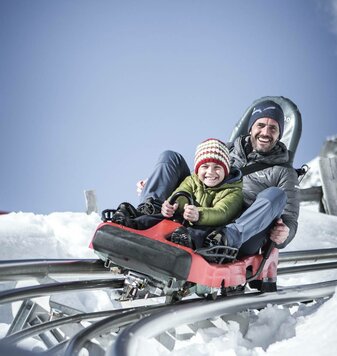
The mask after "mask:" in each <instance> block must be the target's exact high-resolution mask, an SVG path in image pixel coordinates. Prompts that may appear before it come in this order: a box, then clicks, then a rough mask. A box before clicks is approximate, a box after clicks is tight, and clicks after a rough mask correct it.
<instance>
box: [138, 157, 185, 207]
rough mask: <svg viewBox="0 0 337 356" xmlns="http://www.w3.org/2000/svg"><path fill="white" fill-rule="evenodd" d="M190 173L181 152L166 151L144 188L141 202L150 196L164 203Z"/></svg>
mask: <svg viewBox="0 0 337 356" xmlns="http://www.w3.org/2000/svg"><path fill="white" fill-rule="evenodd" d="M189 174H190V170H189V168H188V165H187V163H186V161H185V159H184V157H183V156H182V155H181V154H179V153H177V152H174V151H164V152H163V153H162V154H161V155H160V156H159V160H158V162H157V163H156V165H155V168H154V171H153V173H152V174H151V175H150V176H149V178H148V180H147V182H146V184H145V187H144V188H143V190H142V193H141V195H140V203H144V202H145V201H146V200H147V199H149V198H152V199H154V200H157V201H159V202H161V203H163V202H164V200H165V199H167V198H168V197H169V196H170V195H171V193H172V192H173V191H174V190H175V189H176V188H177V187H178V185H179V184H180V183H181V182H182V181H183V180H184V179H185V178H186V177H187V176H188V175H189Z"/></svg>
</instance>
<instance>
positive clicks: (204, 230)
mask: <svg viewBox="0 0 337 356" xmlns="http://www.w3.org/2000/svg"><path fill="white" fill-rule="evenodd" d="M179 191H183V192H187V193H189V194H190V195H191V196H192V198H193V200H194V204H188V203H186V202H185V203H184V199H186V198H184V197H179V198H177V203H175V204H174V205H171V204H169V202H168V200H169V199H168V200H165V202H164V203H163V205H162V210H161V212H162V214H163V216H164V217H166V218H171V217H172V216H173V214H174V213H175V212H176V211H178V212H180V213H181V214H182V216H183V217H184V219H185V220H187V221H188V222H189V223H190V226H189V227H187V228H186V227H180V228H178V229H177V230H176V231H175V232H173V234H172V236H171V241H173V242H176V243H179V244H182V245H186V246H189V247H196V248H200V247H202V246H203V242H204V238H205V236H207V234H208V233H209V232H210V231H213V230H214V227H218V226H224V225H226V224H228V223H229V222H231V221H232V220H234V219H235V218H236V217H238V215H239V214H240V213H241V211H242V206H243V193H242V176H241V172H240V171H239V170H238V169H236V168H232V169H230V163H229V151H228V148H227V146H226V145H225V144H224V143H223V142H222V141H220V140H217V139H213V138H211V139H207V140H205V141H203V142H202V143H201V144H199V145H198V147H197V149H196V153H195V158H194V173H192V174H191V175H190V176H188V177H186V178H185V180H184V181H183V182H182V183H181V184H180V185H179V187H178V188H177V189H176V190H175V191H174V192H173V194H172V195H174V194H175V193H176V192H179Z"/></svg>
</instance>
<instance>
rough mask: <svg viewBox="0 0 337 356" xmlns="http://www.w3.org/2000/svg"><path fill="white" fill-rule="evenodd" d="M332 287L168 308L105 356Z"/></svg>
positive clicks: (128, 332) (327, 292)
mask: <svg viewBox="0 0 337 356" xmlns="http://www.w3.org/2000/svg"><path fill="white" fill-rule="evenodd" d="M336 285H337V280H335V281H330V282H324V283H317V284H314V285H302V286H298V287H292V288H285V289H283V290H281V291H278V292H274V293H266V294H258V293H254V294H249V295H244V296H240V297H232V298H231V297H229V298H226V299H224V300H219V301H214V302H207V301H205V300H201V301H198V302H195V303H193V304H191V305H177V306H174V307H171V308H169V307H168V308H166V309H164V310H163V311H161V312H158V313H155V314H151V315H149V316H147V317H145V318H143V319H141V320H139V321H138V322H136V323H133V324H132V325H131V326H129V327H127V328H125V329H124V330H123V331H122V332H121V333H120V335H119V337H118V338H117V340H116V341H115V342H114V344H113V346H112V348H111V352H110V353H109V355H111V356H133V355H135V356H136V355H137V344H138V343H139V341H140V340H141V339H144V338H153V337H156V336H158V335H159V334H162V333H163V332H165V331H167V330H169V329H171V328H174V327H177V326H178V325H182V324H187V323H193V322H196V321H199V320H205V319H209V318H214V317H218V316H220V315H225V314H231V313H237V312H240V311H243V310H246V309H257V308H263V307H265V306H266V305H267V304H269V303H273V304H282V305H286V304H290V303H295V302H303V301H309V300H313V299H317V298H322V297H328V296H331V295H333V293H334V291H335V286H336ZM101 329H102V328H101ZM76 351H77V350H76ZM76 354H77V353H73V355H76ZM69 355H70V354H69Z"/></svg>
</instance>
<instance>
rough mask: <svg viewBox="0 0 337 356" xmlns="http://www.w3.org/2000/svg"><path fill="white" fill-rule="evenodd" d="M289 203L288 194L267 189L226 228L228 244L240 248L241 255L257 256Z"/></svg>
mask: <svg viewBox="0 0 337 356" xmlns="http://www.w3.org/2000/svg"><path fill="white" fill-rule="evenodd" d="M286 202H287V196H286V193H285V192H284V191H283V190H282V189H280V188H276V187H271V188H267V189H265V190H264V191H262V192H261V193H259V194H258V195H257V197H256V200H255V201H254V203H253V204H252V205H251V206H250V207H249V208H248V209H247V210H246V211H245V212H244V213H243V214H242V215H241V216H240V217H239V218H238V219H236V221H235V222H234V223H232V224H229V225H227V226H226V228H225V232H226V238H227V243H228V245H229V246H231V247H237V248H240V254H255V253H256V252H257V251H258V250H259V249H260V248H261V247H262V245H263V243H264V241H265V239H266V237H267V236H268V231H269V228H270V227H271V226H272V224H273V222H274V220H275V219H276V218H279V217H280V216H281V214H282V212H283V209H284V207H285V205H286Z"/></svg>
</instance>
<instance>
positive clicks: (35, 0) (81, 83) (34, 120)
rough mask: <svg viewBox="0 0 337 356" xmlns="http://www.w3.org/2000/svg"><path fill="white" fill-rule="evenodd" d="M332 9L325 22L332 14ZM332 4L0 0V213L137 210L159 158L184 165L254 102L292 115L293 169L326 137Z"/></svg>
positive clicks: (329, 129)
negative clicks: (178, 158)
mask: <svg viewBox="0 0 337 356" xmlns="http://www.w3.org/2000/svg"><path fill="white" fill-rule="evenodd" d="M334 9H335V10H336V11H334ZM335 12H336V13H337V4H336V1H332V0H326V1H319V0H282V1H281V0H279V1H276V0H275V1H270V0H250V1H248V0H247V1H243V0H237V1H229V0H228V1H227V0H218V1H213V0H210V1H201V0H180V1H178V0H171V1H168V0H162V1H155V0H152V1H151V0H147V1H142V0H137V1H136V0H134V1H127V0H126V1H121V0H120V1H114V0H100V1H94V0H72V1H69V0H57V1H52V0H50V1H45V0H31V1H27V0H0V44H1V56H0V149H1V161H0V162H1V163H0V165H1V185H0V210H6V211H25V212H35V213H42V214H48V213H51V212H54V211H84V210H85V201H84V194H83V191H84V190H86V189H94V190H95V191H96V194H97V199H98V206H99V209H104V208H113V207H116V206H117V205H118V204H119V203H120V202H122V201H129V202H131V203H134V204H137V203H138V198H137V195H136V190H135V184H136V182H137V181H138V180H139V179H141V178H145V177H147V176H148V174H149V173H150V172H151V169H152V167H153V166H154V164H155V161H156V159H157V157H158V155H159V153H160V152H161V151H163V150H165V149H173V150H176V151H178V152H180V153H182V154H183V155H184V157H185V158H186V159H187V161H188V162H189V163H190V164H191V165H192V160H193V155H194V150H195V147H196V145H197V144H198V143H199V142H200V141H201V140H203V139H206V138H208V137H216V138H220V139H223V140H227V139H228V138H229V136H230V134H231V131H232V129H233V127H234V125H235V124H236V122H237V121H238V120H239V119H240V118H241V116H242V115H243V113H244V112H245V111H246V109H247V107H248V106H249V105H250V104H251V103H252V102H253V101H254V100H255V99H257V98H260V97H262V96H266V95H282V96H285V97H288V98H290V99H292V100H293V101H294V102H295V103H296V104H297V106H298V107H299V109H300V111H301V113H302V117H303V132H302V139H301V142H300V144H299V147H298V149H297V153H296V157H295V165H297V166H300V165H301V164H302V163H306V162H308V161H310V160H311V159H313V158H314V157H316V156H317V155H318V154H319V151H320V149H321V146H322V144H323V143H324V141H325V139H326V138H327V137H329V136H332V135H336V134H337V119H336V105H337V26H336V17H335V15H336V14H335Z"/></svg>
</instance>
